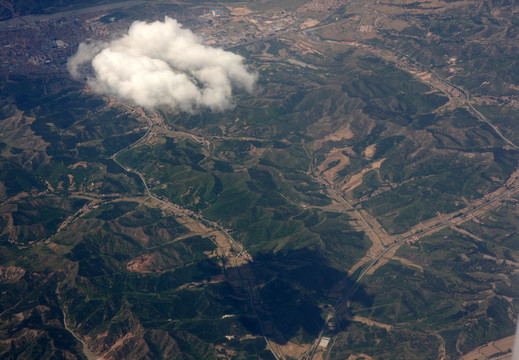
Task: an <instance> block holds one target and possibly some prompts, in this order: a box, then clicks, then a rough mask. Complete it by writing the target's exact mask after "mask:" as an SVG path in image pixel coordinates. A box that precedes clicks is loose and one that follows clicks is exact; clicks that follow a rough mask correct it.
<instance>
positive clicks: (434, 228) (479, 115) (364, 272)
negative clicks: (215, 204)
mask: <svg viewBox="0 0 519 360" xmlns="http://www.w3.org/2000/svg"><path fill="white" fill-rule="evenodd" d="M372 4H373V3H369V4H367V5H366V6H365V9H364V12H363V14H362V17H361V19H360V21H359V24H358V26H357V29H356V35H357V42H358V43H360V42H362V38H361V36H360V27H361V25H362V22H363V21H364V18H365V15H366V13H367V11H368V10H369V7H370V6H371V5H372ZM372 46H373V45H372ZM383 48H384V49H385V50H388V51H390V52H392V53H394V54H397V55H399V56H405V57H406V58H407V59H409V60H411V61H412V62H414V63H415V64H417V65H419V66H421V67H422V68H423V69H426V70H427V71H428V72H429V73H430V74H432V75H433V76H434V77H435V78H436V79H438V80H439V81H440V82H441V83H443V84H445V85H448V86H450V87H452V88H454V89H456V90H458V91H460V92H461V93H462V94H463V95H464V98H465V101H466V103H467V106H468V107H469V108H470V110H472V112H473V113H474V114H475V115H476V116H477V118H478V119H479V120H480V121H482V122H485V123H486V124H488V125H489V126H490V127H491V128H492V129H493V130H494V132H495V133H496V134H497V135H498V136H499V137H500V138H501V139H502V140H503V141H505V142H506V143H507V144H508V145H510V146H511V147H513V148H514V149H516V150H519V146H517V145H516V144H515V143H514V142H513V141H511V140H510V139H508V138H507V137H506V136H505V135H504V134H503V133H502V132H501V131H500V130H499V128H498V127H497V126H495V125H494V124H492V122H490V121H489V120H488V119H487V118H486V117H485V116H484V115H483V114H482V113H481V112H480V111H479V110H477V109H476V108H475V107H474V105H473V104H472V103H471V101H470V100H471V96H470V93H469V92H468V91H467V90H466V89H464V88H462V87H461V86H459V85H456V84H453V83H452V82H450V81H448V80H446V79H444V78H442V77H441V76H440V75H439V74H438V73H436V72H435V71H434V70H433V69H431V68H430V67H429V66H427V65H425V64H423V63H421V62H420V61H418V60H416V59H413V58H411V57H409V56H408V55H406V54H403V53H401V52H399V51H398V50H395V49H389V48H387V47H383ZM305 151H306V149H305ZM321 180H322V181H323V183H327V184H328V186H329V187H328V188H327V191H328V193H329V194H330V195H331V197H332V198H335V199H336V200H338V201H339V202H340V203H341V204H343V205H344V206H345V207H346V208H347V209H353V210H354V212H355V214H356V216H357V218H358V219H360V220H361V221H362V223H363V224H364V227H365V231H366V232H368V233H371V234H372V235H373V237H374V238H375V239H376V240H377V242H378V243H379V245H380V246H382V248H383V250H382V251H381V252H380V253H379V254H378V255H377V256H376V257H375V258H374V259H373V260H372V261H371V262H370V263H369V265H368V266H367V267H365V268H364V269H363V270H362V271H361V273H360V274H359V276H358V277H357V279H356V280H355V282H354V284H353V286H352V287H351V288H350V289H348V291H347V292H346V293H345V294H344V295H343V296H342V297H341V298H340V299H339V300H338V301H337V302H336V304H335V305H334V307H333V308H334V310H337V309H339V308H340V307H341V306H342V305H343V304H344V303H345V302H346V301H348V299H349V298H350V297H351V296H352V295H353V294H354V293H355V291H356V290H357V287H358V285H359V283H360V282H361V281H362V280H363V279H364V277H366V275H367V274H368V273H369V271H370V270H371V269H373V268H374V267H375V266H376V265H377V264H378V262H379V261H380V260H381V259H382V258H384V257H385V256H386V255H387V253H388V252H389V251H391V250H392V249H394V248H396V247H398V246H400V245H402V244H403V243H405V242H406V241H409V240H411V239H415V240H418V239H419V238H422V237H423V236H425V235H427V234H430V233H432V232H434V231H438V230H440V229H442V228H445V227H447V226H449V224H451V223H452V220H454V218H464V217H467V216H468V215H470V214H473V213H475V212H477V211H479V210H481V209H484V208H486V207H490V206H494V205H496V204H497V203H498V202H500V201H501V200H503V199H504V198H506V197H508V196H510V195H513V194H514V193H516V192H518V190H519V184H518V182H517V181H516V180H512V183H514V186H510V187H507V188H506V190H505V191H503V193H501V194H498V195H496V196H494V197H492V198H491V199H488V200H487V201H484V202H483V203H481V204H479V205H476V206H471V204H468V205H467V206H466V207H465V208H464V209H462V210H460V211H458V212H455V213H453V214H451V215H450V216H449V217H448V219H447V220H444V221H442V222H438V223H436V224H434V225H432V226H429V227H427V228H425V229H422V230H421V231H420V233H419V234H411V235H408V236H405V237H403V238H401V239H398V240H395V241H394V242H393V243H392V244H390V245H385V244H383V242H382V241H381V240H380V238H379V236H378V235H377V234H376V232H375V230H374V229H373V228H372V227H371V226H370V225H369V224H368V222H367V221H366V219H365V218H364V217H363V216H362V214H361V213H360V212H358V211H357V209H356V208H355V207H353V206H352V205H351V204H350V203H349V202H348V201H347V200H346V199H345V198H344V197H342V196H341V195H339V194H338V193H337V192H336V191H335V189H333V186H332V185H331V184H329V183H328V182H327V181H325V180H324V179H322V178H321ZM331 319H333V316H328V317H327V320H326V321H325V324H324V325H323V327H322V329H321V331H320V333H319V336H318V338H317V340H316V341H315V342H314V346H313V348H312V349H311V350H310V351H309V353H308V354H307V355H306V356H304V357H303V358H302V359H303V360H311V359H313V357H314V355H315V353H316V352H317V350H318V348H319V343H320V342H321V339H322V338H323V336H324V333H325V331H326V329H327V327H328V325H329V323H330V320H331ZM332 341H333V339H332Z"/></svg>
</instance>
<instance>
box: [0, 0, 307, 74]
mask: <svg viewBox="0 0 519 360" xmlns="http://www.w3.org/2000/svg"><path fill="white" fill-rule="evenodd" d="M94 10H95V11H94ZM94 10H93V11H90V12H89V11H88V9H85V10H82V11H78V12H76V13H70V12H69V13H64V14H63V16H60V14H53V15H49V16H45V15H39V16H27V17H21V18H16V19H11V20H9V21H0V44H1V45H0V74H27V73H48V72H65V71H66V66H65V64H66V61H67V59H68V58H69V57H70V56H72V55H73V54H74V53H75V52H76V50H77V47H78V45H79V44H80V43H81V42H84V41H87V40H89V39H92V40H104V41H107V40H109V39H112V38H113V37H116V36H117V35H118V34H122V33H124V32H126V30H127V29H128V28H129V26H130V25H131V23H133V22H134V21H135V20H145V21H155V20H163V19H164V16H170V17H172V18H175V19H177V20H178V21H179V22H181V23H182V24H183V25H184V26H185V27H187V28H190V29H191V30H193V31H194V32H195V33H196V34H198V35H200V36H201V37H202V38H203V40H204V42H205V43H206V44H207V45H215V46H219V47H227V48H229V47H233V46H236V45H240V44H247V43H254V42H255V41H260V40H264V39H266V38H271V37H275V36H277V34H279V33H280V32H285V31H290V30H300V29H301V28H304V27H305V25H304V24H306V23H304V22H301V23H299V21H298V19H297V18H296V16H295V14H294V13H291V12H288V11H285V10H278V11H276V12H269V13H256V12H253V11H252V10H250V9H249V8H246V7H235V8H231V7H220V8H207V9H203V8H202V9H201V8H196V9H188V10H189V11H179V10H178V9H177V10H176V12H173V10H171V11H169V12H168V11H163V9H159V8H152V7H151V8H146V7H143V6H135V7H132V8H125V9H120V10H112V11H111V12H102V11H100V10H98V9H94ZM184 10H185V9H184Z"/></svg>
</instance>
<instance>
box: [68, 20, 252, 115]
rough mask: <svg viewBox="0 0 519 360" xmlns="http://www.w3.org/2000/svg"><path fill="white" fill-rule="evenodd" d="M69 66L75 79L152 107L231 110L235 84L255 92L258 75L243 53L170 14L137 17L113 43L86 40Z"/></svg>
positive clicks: (94, 87) (96, 89)
mask: <svg viewBox="0 0 519 360" xmlns="http://www.w3.org/2000/svg"><path fill="white" fill-rule="evenodd" d="M67 66H68V69H69V72H70V74H71V75H72V76H73V77H74V78H77V79H79V78H84V77H86V78H87V82H88V85H89V86H90V87H91V88H92V89H94V90H95V91H97V92H100V93H104V94H112V95H115V96H117V97H119V98H120V99H123V100H130V101H133V102H135V103H136V104H138V105H140V106H144V107H147V108H155V107H157V106H170V107H172V108H180V109H181V110H184V111H193V110H196V109H198V108H209V109H211V110H213V111H221V110H225V109H228V108H230V107H232V106H233V98H232V89H233V86H234V87H239V88H243V89H245V90H246V91H248V92H249V93H251V92H252V91H253V89H254V84H255V82H256V79H257V74H256V73H254V72H251V71H249V69H248V68H247V66H246V65H245V64H244V63H243V58H242V57H241V56H239V55H236V54H233V53H231V52H228V51H225V50H222V49H217V48H212V47H209V46H206V45H204V44H203V43H202V40H201V39H200V38H199V37H198V36H196V35H195V34H193V33H192V32H191V31H190V30H188V29H183V28H182V25H181V24H179V23H178V22H177V21H176V20H174V19H171V18H168V17H166V18H165V19H164V22H160V21H157V22H153V23H145V22H141V21H136V22H134V23H133V24H132V25H131V27H130V29H129V30H128V34H127V35H124V36H123V37H121V38H119V39H116V40H113V41H111V42H108V43H103V42H92V43H88V44H85V43H82V44H80V46H79V48H78V51H77V53H76V54H75V55H74V56H72V57H71V58H70V59H69V61H68V63H67ZM90 66H91V70H90V69H89V67H90ZM87 69H89V71H86V70H87Z"/></svg>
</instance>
